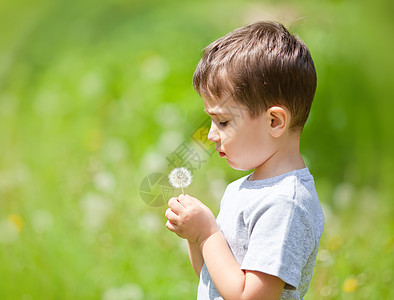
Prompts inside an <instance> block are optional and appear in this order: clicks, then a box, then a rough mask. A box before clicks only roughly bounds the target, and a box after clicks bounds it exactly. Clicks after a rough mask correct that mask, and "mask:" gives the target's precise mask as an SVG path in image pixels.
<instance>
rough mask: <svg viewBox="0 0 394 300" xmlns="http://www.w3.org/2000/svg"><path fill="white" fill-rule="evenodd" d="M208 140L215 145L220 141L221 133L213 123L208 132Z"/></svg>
mask: <svg viewBox="0 0 394 300" xmlns="http://www.w3.org/2000/svg"><path fill="white" fill-rule="evenodd" d="M208 140H209V141H211V142H213V143H217V142H219V141H220V136H219V131H218V129H217V127H216V126H215V124H214V123H213V122H212V124H211V128H210V129H209V132H208Z"/></svg>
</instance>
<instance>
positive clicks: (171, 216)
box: [165, 208, 178, 224]
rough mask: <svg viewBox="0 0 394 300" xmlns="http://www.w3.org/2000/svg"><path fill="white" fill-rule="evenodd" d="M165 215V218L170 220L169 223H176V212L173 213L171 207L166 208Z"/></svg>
mask: <svg viewBox="0 0 394 300" xmlns="http://www.w3.org/2000/svg"><path fill="white" fill-rule="evenodd" d="M165 217H166V218H167V220H168V221H170V222H171V223H173V224H177V221H178V215H177V214H176V213H174V212H173V211H172V209H171V208H168V209H167V210H166V213H165Z"/></svg>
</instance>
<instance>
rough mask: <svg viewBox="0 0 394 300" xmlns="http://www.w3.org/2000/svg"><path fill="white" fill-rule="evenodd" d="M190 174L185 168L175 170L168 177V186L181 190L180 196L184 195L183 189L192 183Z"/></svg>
mask: <svg viewBox="0 0 394 300" xmlns="http://www.w3.org/2000/svg"><path fill="white" fill-rule="evenodd" d="M192 177H193V176H192V173H190V171H189V170H188V169H186V168H175V169H174V170H172V171H171V173H170V175H168V179H169V181H170V184H171V185H172V186H173V187H174V188H177V189H179V188H182V194H184V191H183V188H185V187H188V186H189V185H190V184H191V183H192Z"/></svg>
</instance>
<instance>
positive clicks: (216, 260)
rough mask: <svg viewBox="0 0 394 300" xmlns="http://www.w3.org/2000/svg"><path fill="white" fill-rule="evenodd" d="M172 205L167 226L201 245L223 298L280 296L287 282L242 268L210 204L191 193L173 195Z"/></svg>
mask: <svg viewBox="0 0 394 300" xmlns="http://www.w3.org/2000/svg"><path fill="white" fill-rule="evenodd" d="M169 207H170V208H169V209H168V210H167V212H166V217H167V219H168V222H167V224H166V225H167V228H168V229H169V230H171V231H173V232H175V233H176V234H177V235H178V236H180V237H182V238H187V239H188V240H191V241H193V242H195V243H196V244H197V245H199V248H200V249H201V253H202V259H203V261H204V262H205V264H206V266H207V269H208V272H209V274H210V276H211V278H212V281H213V283H214V284H215V286H216V288H217V290H218V291H219V293H220V294H221V296H222V297H223V298H225V299H241V300H242V299H278V298H279V296H280V294H281V292H282V290H283V287H284V282H283V281H282V280H281V279H280V278H278V277H275V276H271V275H268V274H265V273H261V272H256V271H243V270H241V268H240V265H239V264H238V262H237V261H236V260H235V258H234V256H233V254H232V252H231V250H230V248H229V246H228V244H227V241H226V239H225V237H224V236H223V234H222V233H221V231H220V230H219V228H218V226H217V224H216V221H215V217H214V216H213V214H212V212H211V211H210V210H209V208H208V207H206V206H205V205H204V204H202V203H201V202H200V201H199V200H198V199H196V198H193V197H190V196H188V195H186V196H184V195H180V196H179V198H171V200H170V201H169ZM194 250H196V249H194ZM193 267H194V266H193ZM200 271H201V269H200Z"/></svg>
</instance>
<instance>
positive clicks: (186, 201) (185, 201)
mask: <svg viewBox="0 0 394 300" xmlns="http://www.w3.org/2000/svg"><path fill="white" fill-rule="evenodd" d="M178 199H179V202H180V203H181V204H182V205H183V206H184V207H187V206H190V205H192V204H193V203H194V199H195V198H193V197H191V196H189V195H184V194H180V195H179V197H178Z"/></svg>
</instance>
